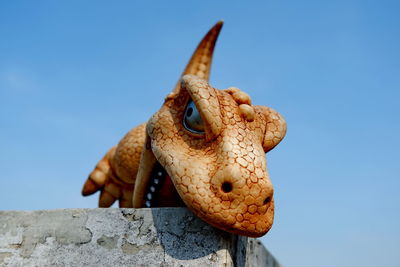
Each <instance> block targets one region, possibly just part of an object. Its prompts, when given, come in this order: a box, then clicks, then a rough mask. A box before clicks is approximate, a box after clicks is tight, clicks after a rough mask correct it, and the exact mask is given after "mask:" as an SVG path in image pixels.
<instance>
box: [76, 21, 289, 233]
mask: <svg viewBox="0 0 400 267" xmlns="http://www.w3.org/2000/svg"><path fill="white" fill-rule="evenodd" d="M221 27H222V22H219V23H217V24H216V25H215V26H214V27H213V28H212V29H211V30H210V31H209V33H208V34H207V35H206V36H205V37H204V39H203V40H202V42H201V43H200V44H199V46H198V47H197V49H196V51H195V53H194V54H193V56H192V58H191V60H190V61H189V64H188V66H187V67H186V69H185V71H184V72H183V75H182V79H181V80H180V82H178V84H177V86H176V87H175V89H174V90H173V92H172V93H171V94H169V95H168V96H167V97H166V99H165V102H164V104H163V106H162V107H161V109H160V110H159V111H158V112H157V113H156V114H154V115H153V116H152V117H151V118H150V120H149V121H148V123H147V124H146V125H145V124H142V125H140V126H138V127H136V128H134V129H132V130H131V131H130V132H129V133H128V134H127V135H126V136H125V137H124V138H123V139H122V140H121V141H120V143H119V144H118V145H117V147H114V148H112V149H111V150H110V151H109V152H108V153H107V154H106V155H105V156H104V158H103V159H102V160H101V161H100V162H99V164H98V165H97V166H96V168H95V170H94V171H93V172H92V173H91V174H90V176H89V178H88V180H87V181H86V183H85V185H84V188H83V191H82V193H83V195H88V194H92V193H94V192H96V191H97V190H101V194H100V199H99V206H100V207H109V206H110V205H112V204H113V203H114V202H115V201H116V200H119V204H120V207H135V208H141V207H145V203H146V196H147V195H148V192H154V190H153V191H149V188H151V184H152V181H153V182H154V179H153V180H152V177H153V176H154V170H155V169H157V168H158V167H157V166H159V165H161V166H162V168H164V169H165V171H166V173H167V175H166V177H165V182H164V184H163V186H162V187H161V189H160V190H159V191H157V192H156V193H157V194H158V200H157V202H156V203H157V204H156V206H180V205H182V201H183V203H184V205H186V206H187V207H188V208H189V209H190V210H192V211H193V212H194V213H195V214H196V215H197V216H199V217H200V218H201V219H203V220H205V221H206V222H208V223H209V224H211V225H214V226H216V227H218V228H220V229H223V230H225V231H229V232H232V233H236V234H240V235H245V236H252V237H258V236H262V235H264V234H265V233H266V232H268V230H269V229H270V228H271V226H272V223H273V217H274V200H273V187H272V184H271V181H270V179H269V176H268V172H267V169H266V160H265V153H266V152H268V151H270V150H271V149H272V148H274V147H275V146H276V145H277V144H278V143H279V142H280V141H281V140H282V139H283V137H284V136H285V133H286V123H285V121H284V119H283V118H282V116H281V115H280V114H279V113H277V112H276V111H274V110H273V109H271V108H268V107H264V106H253V105H252V104H251V99H250V97H249V96H248V95H247V94H246V93H244V92H242V91H241V90H240V89H238V88H234V87H231V88H228V89H226V90H218V89H215V88H213V87H211V86H210V85H209V84H208V82H207V80H208V77H209V72H210V67H211V59H212V54H213V50H214V45H215V42H216V40H217V37H218V34H219V31H220V29H221ZM190 100H192V101H193V102H194V104H195V106H196V108H197V110H198V112H199V113H200V116H201V120H202V122H203V123H204V133H194V132H191V131H189V130H187V128H186V127H185V126H184V124H183V120H184V116H185V110H186V107H187V105H188V103H189V101H190ZM160 175H161V173H160ZM171 181H172V182H171ZM152 189H154V188H152ZM132 192H133V195H132ZM160 196H161V197H160ZM150 197H151V198H155V197H156V196H154V195H153V196H150ZM151 198H150V199H151ZM130 199H132V201H131V200H130ZM147 200H149V198H147ZM148 203H150V202H147V205H149V204H148Z"/></svg>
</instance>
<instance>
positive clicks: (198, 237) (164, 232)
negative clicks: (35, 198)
mask: <svg viewBox="0 0 400 267" xmlns="http://www.w3.org/2000/svg"><path fill="white" fill-rule="evenodd" d="M262 263H264V265H260V264H262ZM0 264H2V265H10V266H22V265H23V266H32V265H37V264H39V265H41V266H50V265H58V266H65V265H74V264H85V265H89V266H92V265H98V264H103V265H116V266H123V265H127V264H147V265H152V264H154V265H160V264H164V265H165V264H167V265H170V266H179V265H183V266H190V265H192V266H193V264H196V265H202V266H220V265H221V264H223V265H226V266H234V265H236V266H279V264H278V263H277V261H276V260H275V259H274V258H273V257H272V256H271V254H270V253H268V251H267V250H266V249H265V248H264V247H263V245H262V244H261V243H260V242H259V241H258V240H255V239H247V238H244V237H237V236H236V235H232V234H228V233H226V232H223V231H220V230H218V229H215V228H213V227H211V226H210V225H208V224H206V223H204V222H203V221H201V220H199V219H198V218H197V217H195V216H194V215H193V214H192V213H191V212H190V211H188V210H187V209H186V208H162V209H61V210H44V211H0Z"/></svg>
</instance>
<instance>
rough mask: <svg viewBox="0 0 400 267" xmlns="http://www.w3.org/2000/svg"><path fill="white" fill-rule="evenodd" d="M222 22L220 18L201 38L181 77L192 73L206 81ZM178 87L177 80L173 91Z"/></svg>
mask: <svg viewBox="0 0 400 267" xmlns="http://www.w3.org/2000/svg"><path fill="white" fill-rule="evenodd" d="M223 24H224V22H223V21H222V20H220V21H218V22H217V23H216V24H215V25H214V27H212V28H211V30H209V31H208V33H207V34H206V35H205V36H204V37H203V40H201V42H200V44H199V45H198V46H197V48H196V50H195V51H194V53H193V55H192V57H191V58H190V60H189V63H188V64H187V65H186V68H185V70H184V71H183V73H182V75H181V77H182V76H184V75H186V74H192V75H196V76H197V77H199V78H202V79H204V80H206V81H208V79H209V76H210V69H211V62H212V56H213V52H214V47H215V43H216V42H217V39H218V35H219V32H220V31H221V28H222V25H223ZM180 87H181V83H180V81H178V83H177V85H176V86H175V89H174V92H178V91H179V89H180Z"/></svg>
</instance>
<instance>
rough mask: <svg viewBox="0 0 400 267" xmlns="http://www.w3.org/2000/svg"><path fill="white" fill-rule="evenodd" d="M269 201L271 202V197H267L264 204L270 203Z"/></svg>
mask: <svg viewBox="0 0 400 267" xmlns="http://www.w3.org/2000/svg"><path fill="white" fill-rule="evenodd" d="M269 202H271V198H270V197H267V198H266V199H264V205H266V204H268V203H269Z"/></svg>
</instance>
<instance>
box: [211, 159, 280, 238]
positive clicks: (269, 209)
mask: <svg viewBox="0 0 400 267" xmlns="http://www.w3.org/2000/svg"><path fill="white" fill-rule="evenodd" d="M259 172H260V173H259ZM257 175H258V176H259V177H258V176H257ZM211 191H212V192H213V194H214V197H215V198H216V200H215V201H214V203H215V204H214V208H213V209H214V211H215V212H216V214H217V215H218V216H219V217H220V218H219V220H217V221H218V225H217V226H218V227H220V228H223V229H225V230H228V231H232V232H236V233H239V234H243V233H245V234H246V235H250V236H261V235H263V234H265V233H266V232H267V231H268V230H269V229H270V228H271V226H272V221H273V213H274V212H273V209H274V207H273V192H274V190H273V187H272V184H271V182H270V180H269V178H268V174H267V173H266V171H261V170H258V171H257V172H254V173H251V172H248V171H247V169H244V168H242V167H241V166H240V165H238V164H235V165H233V167H230V166H229V167H222V168H220V169H219V170H218V171H217V172H216V173H215V175H214V176H213V177H212V179H211Z"/></svg>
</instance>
